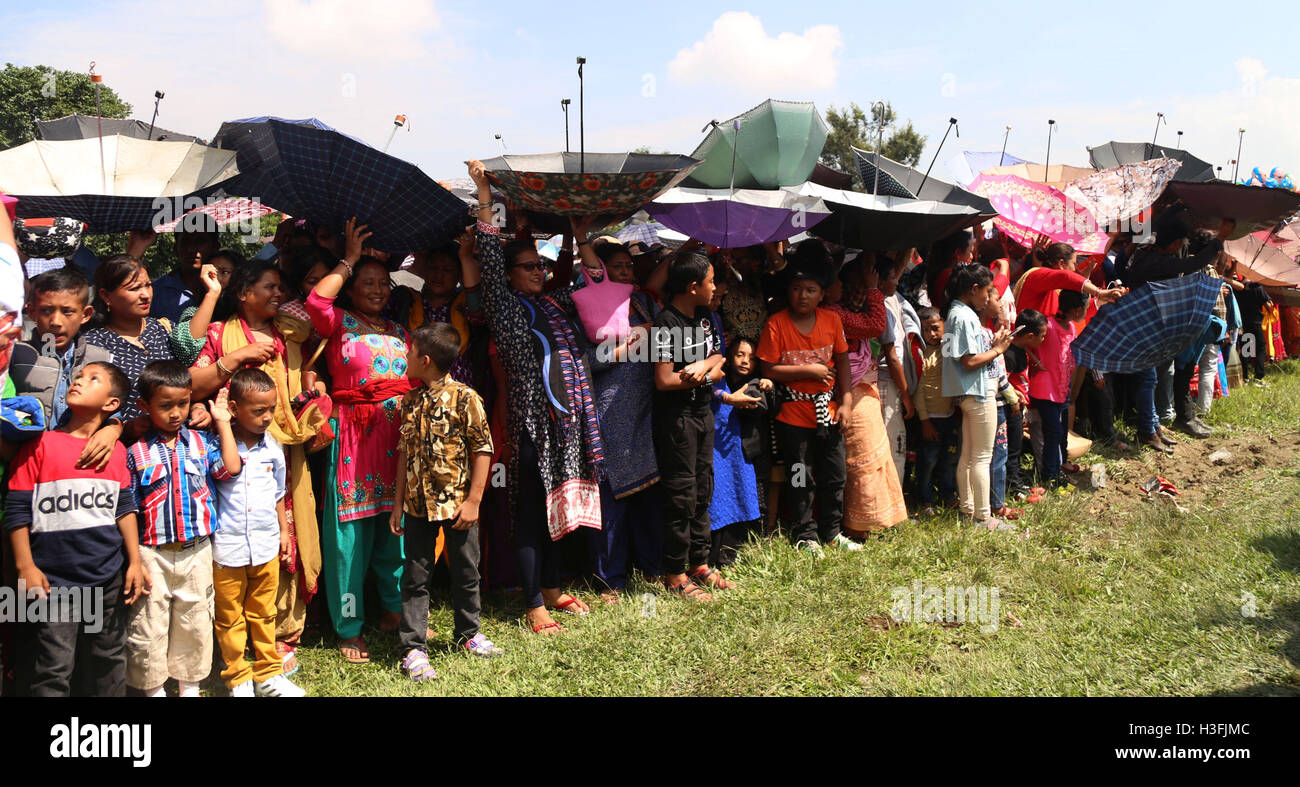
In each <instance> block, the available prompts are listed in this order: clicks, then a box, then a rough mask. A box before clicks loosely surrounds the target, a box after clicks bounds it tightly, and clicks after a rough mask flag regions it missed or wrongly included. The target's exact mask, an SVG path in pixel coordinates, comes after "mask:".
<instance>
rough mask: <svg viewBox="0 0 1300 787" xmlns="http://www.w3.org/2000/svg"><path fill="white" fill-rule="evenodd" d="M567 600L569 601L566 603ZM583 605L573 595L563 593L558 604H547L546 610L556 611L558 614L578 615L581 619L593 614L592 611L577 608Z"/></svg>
mask: <svg viewBox="0 0 1300 787" xmlns="http://www.w3.org/2000/svg"><path fill="white" fill-rule="evenodd" d="M565 599H568V600H567V601H566V600H565ZM581 603H582V602H581V601H579V600H578V599H577V598H575V597H574V596H573V595H572V594H569V593H563V594H561V595H560V598H559V599H557V600H556V603H554V604H547V605H546V608H547V609H553V610H556V611H557V612H564V613H566V614H569V615H577V616H578V617H581V616H583V615H586V614H588V613H589V612H591V610H590V609H583V608H582V607H579V606H577V605H578V604H581Z"/></svg>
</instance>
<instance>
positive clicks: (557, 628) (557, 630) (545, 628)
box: [533, 620, 566, 634]
mask: <svg viewBox="0 0 1300 787" xmlns="http://www.w3.org/2000/svg"><path fill="white" fill-rule="evenodd" d="M551 629H555V631H554V632H552V633H555V634H559V633H560V632H561V631H565V630H566V629H565V628H564V626H561V625H560V624H559V623H556V622H555V621H554V620H552V621H551V622H550V623H542V624H540V625H537V626H533V633H534V634H541V633H542V632H543V631H550V630H551Z"/></svg>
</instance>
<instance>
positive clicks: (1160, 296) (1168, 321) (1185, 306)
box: [1070, 273, 1223, 374]
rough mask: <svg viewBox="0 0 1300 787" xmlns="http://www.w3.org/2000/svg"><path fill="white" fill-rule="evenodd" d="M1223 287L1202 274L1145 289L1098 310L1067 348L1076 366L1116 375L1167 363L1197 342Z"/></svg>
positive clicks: (1156, 283) (1217, 280) (1133, 292)
mask: <svg viewBox="0 0 1300 787" xmlns="http://www.w3.org/2000/svg"><path fill="white" fill-rule="evenodd" d="M1222 286H1223V280H1222V279H1216V278H1213V277H1211V276H1207V275H1205V274H1203V273H1197V274H1195V275H1192V276H1180V277H1178V278H1174V279H1165V280H1164V281H1153V282H1150V283H1148V284H1144V285H1142V286H1141V287H1138V288H1137V289H1135V290H1133V291H1132V292H1130V293H1128V294H1127V295H1125V296H1124V297H1122V298H1120V299H1119V300H1118V301H1116V302H1115V303H1111V304H1107V305H1105V306H1103V307H1101V308H1100V309H1098V310H1097V315H1096V316H1095V317H1093V318H1092V320H1091V321H1090V322H1089V323H1088V327H1087V328H1085V329H1084V330H1083V333H1081V334H1079V338H1077V339H1075V340H1074V343H1073V344H1072V345H1070V349H1071V350H1072V351H1073V352H1074V360H1075V361H1077V362H1078V363H1079V365H1080V366H1085V367H1087V368H1089V369H1096V370H1097V371H1100V372H1116V373H1118V374H1131V373H1133V372H1140V371H1143V370H1146V369H1150V368H1152V367H1154V366H1157V365H1159V364H1161V363H1166V362H1168V361H1169V359H1170V358H1173V357H1174V356H1175V355H1177V354H1178V353H1180V352H1182V351H1183V349H1184V348H1186V347H1187V346H1188V345H1190V344H1191V343H1192V342H1194V341H1196V340H1197V339H1199V338H1200V336H1201V334H1202V332H1204V331H1205V326H1206V325H1208V324H1209V321H1210V316H1211V314H1212V313H1213V311H1214V302H1215V299H1216V298H1217V297H1218V295H1219V288H1220V287H1222Z"/></svg>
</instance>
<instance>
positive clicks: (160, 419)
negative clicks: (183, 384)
mask: <svg viewBox="0 0 1300 787" xmlns="http://www.w3.org/2000/svg"><path fill="white" fill-rule="evenodd" d="M138 404H139V405H140V409H141V410H143V411H144V412H145V415H148V416H149V423H151V424H153V428H154V429H157V430H158V431H159V432H162V433H163V434H169V435H172V434H176V433H177V432H179V431H180V429H181V427H182V426H184V425H185V420H186V419H187V418H189V416H190V389H189V388H173V387H172V386H170V385H161V386H159V387H157V388H155V389H154V392H153V396H151V397H149V398H148V399H141V400H140V401H139V402H138Z"/></svg>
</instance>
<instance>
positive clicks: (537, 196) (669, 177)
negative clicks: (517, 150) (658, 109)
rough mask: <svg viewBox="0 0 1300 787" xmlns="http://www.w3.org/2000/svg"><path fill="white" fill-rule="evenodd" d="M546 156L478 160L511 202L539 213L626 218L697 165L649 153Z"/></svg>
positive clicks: (670, 156)
mask: <svg viewBox="0 0 1300 787" xmlns="http://www.w3.org/2000/svg"><path fill="white" fill-rule="evenodd" d="M584 155H585V162H584V161H583V159H582V158H580V156H579V154H577V153H546V154H541V155H531V156H513V155H505V156H497V157H495V158H490V159H484V161H483V165H484V166H485V167H486V168H487V173H488V177H489V178H491V180H492V182H493V183H495V184H496V185H497V187H498V188H500V189H501V191H502V192H503V193H504V194H505V195H506V196H507V197H509V198H510V199H511V200H513V201H515V202H517V203H519V204H520V205H521V206H522V207H524V208H526V209H528V210H533V211H537V212H539V213H551V214H557V215H560V216H601V217H611V218H613V219H620V218H626V217H627V216H630V215H631V214H633V213H635V212H636V211H637V210H639V209H640V208H641V207H642V206H644V205H645V204H646V203H648V202H650V201H651V200H653V199H654V198H656V197H658V196H659V195H660V194H663V193H664V192H665V191H667V190H668V189H670V188H672V187H673V186H676V185H677V184H678V183H680V182H681V181H682V180H683V179H684V178H685V177H686V176H687V175H688V174H690V172H691V170H693V169H695V168H696V167H697V166H699V164H700V162H699V161H697V160H696V159H693V158H691V157H690V156H679V155H676V154H653V153H586V154H584Z"/></svg>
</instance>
